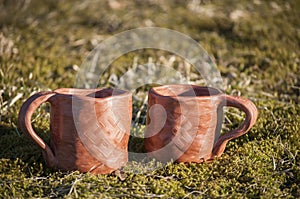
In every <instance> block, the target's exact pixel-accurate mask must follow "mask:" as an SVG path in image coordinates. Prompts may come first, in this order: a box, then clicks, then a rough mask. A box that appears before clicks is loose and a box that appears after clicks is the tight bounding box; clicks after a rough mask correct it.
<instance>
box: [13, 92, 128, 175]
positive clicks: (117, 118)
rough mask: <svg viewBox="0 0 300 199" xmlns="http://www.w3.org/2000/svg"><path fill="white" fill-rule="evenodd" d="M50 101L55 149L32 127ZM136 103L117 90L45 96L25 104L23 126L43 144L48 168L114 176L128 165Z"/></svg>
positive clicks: (20, 119)
mask: <svg viewBox="0 0 300 199" xmlns="http://www.w3.org/2000/svg"><path fill="white" fill-rule="evenodd" d="M44 102H49V103H50V105H51V112H50V146H49V145H48V144H47V143H45V142H44V141H43V140H42V139H41V138H40V137H39V136H38V135H37V134H36V133H35V132H34V130H33V128H32V126H31V116H32V114H33V112H34V111H35V110H36V108H37V107H38V106H39V105H41V104H42V103H44ZM131 103H132V97H131V93H129V92H126V91H123V90H119V89H111V88H103V89H74V88H61V89H57V90H54V91H52V92H40V93H37V94H35V95H33V96H31V97H30V98H29V99H28V100H27V101H26V102H24V104H23V106H22V108H21V110H20V113H19V125H20V128H21V130H22V131H23V132H24V133H25V134H27V135H28V136H29V137H30V138H31V139H32V140H33V141H34V142H36V143H37V145H38V146H40V148H41V149H42V152H43V156H44V158H45V160H46V162H47V164H48V166H50V167H53V168H55V169H59V170H66V171H69V170H79V171H81V172H91V173H95V174H102V173H111V172H112V171H114V170H116V169H118V168H120V167H122V166H124V165H125V164H126V163H127V161H128V152H127V148H128V139H129V135H130V126H131V114H132V106H131Z"/></svg>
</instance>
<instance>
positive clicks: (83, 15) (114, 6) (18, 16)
mask: <svg viewBox="0 0 300 199" xmlns="http://www.w3.org/2000/svg"><path fill="white" fill-rule="evenodd" d="M299 10H300V2H299V1H296V0H295V1H293V0H289V1H279V0H278V1H263V0H251V1H246V0H244V1H242V0H241V1H237V0H234V1H229V0H225V1H213V0H198V1H197V0H190V1H179V0H173V1H172V0H166V1H158V0H145V1H140V0H138V1H121V0H111V1H100V0H95V1H91V0H88V1H71V0H64V1H54V0H47V1H38V0H21V1H17V0H12V1H8V0H0V93H1V96H0V110H1V116H0V195H1V196H2V197H4V198H30V197H34V198H36V197H39V198H40V197H46V198H48V197H55V198H56V197H62V198H77V197H78V198H85V197H99V198H109V197H112V198H115V197H122V198H132V197H137V198H140V197H149V198H152V197H159V198H220V197H225V198H245V197H246V198H260V197H262V198H279V197H285V198H299V197H300V188H299V184H300V154H299V151H300V104H299V99H300V72H299V71H300V48H299V47H300V29H299V27H300V13H299ZM146 26H155V27H163V28H169V29H173V30H176V31H179V32H182V33H184V34H186V35H189V36H190V37H191V38H193V39H194V40H195V41H197V42H198V43H199V44H201V45H202V46H203V47H204V48H205V49H206V50H207V52H208V54H209V55H210V56H211V57H212V58H213V59H214V61H215V63H216V64H217V67H218V69H219V70H220V72H221V75H222V78H223V81H224V92H226V93H227V94H231V95H241V96H244V97H247V98H249V99H250V100H252V101H253V102H254V103H255V104H256V106H257V108H258V110H259V117H258V120H257V123H256V124H255V126H254V127H253V128H252V129H251V130H250V132H249V133H247V134H246V135H245V136H242V137H240V138H237V139H236V140H233V141H231V142H229V144H228V145H227V148H226V150H225V152H224V154H223V155H222V156H221V157H220V158H218V159H216V160H215V161H213V162H212V163H209V164H207V163H204V164H194V163H191V164H187V165H185V164H176V163H170V164H168V165H167V166H166V167H164V168H162V169H159V170H155V171H149V172H146V173H141V174H135V173H130V172H129V173H125V174H124V175H119V174H118V173H117V174H109V175H98V176H94V175H91V174H81V173H79V172H77V171H70V172H61V171H54V170H52V169H49V168H48V167H47V166H46V164H45V162H44V160H43V158H42V155H41V151H40V149H39V148H38V147H37V146H36V145H34V144H33V143H32V142H31V141H30V140H29V139H28V138H27V137H24V135H23V134H22V132H20V130H19V129H18V125H17V118H18V111H19V109H20V107H21V105H22V103H23V102H24V101H25V100H26V99H27V98H28V97H29V96H30V95H32V94H33V93H35V92H37V91H41V90H52V89H56V88H60V87H73V86H74V82H75V77H76V74H77V71H78V68H79V67H80V65H81V63H82V62H83V61H84V59H85V58H86V56H87V55H88V53H89V52H90V51H91V50H92V49H93V48H94V47H95V46H96V45H97V44H98V43H99V42H101V41H102V40H104V39H106V38H108V37H110V36H112V35H114V34H116V33H120V32H122V31H124V30H129V29H132V28H138V27H146ZM149 62H151V63H152V62H153V63H159V64H169V65H170V66H171V67H174V68H175V69H177V70H178V71H179V72H181V73H182V74H183V75H184V76H185V77H187V78H190V82H191V83H198V82H197V81H198V80H199V75H197V72H196V71H195V70H194V69H193V68H192V69H188V67H187V65H186V64H185V62H184V60H183V59H182V58H180V57H177V56H175V58H174V55H172V54H171V53H167V52H163V51H158V50H145V51H137V52H132V53H129V54H126V55H124V56H122V57H120V58H119V59H118V60H116V61H115V62H114V63H112V65H111V69H110V70H109V71H107V72H106V73H105V74H104V75H103V76H102V79H101V80H100V82H99V86H104V85H105V86H107V85H109V84H110V85H113V82H112V81H110V80H112V78H110V77H118V76H119V75H120V74H121V73H122V72H124V70H126V69H128V68H130V67H132V66H133V65H134V64H135V63H149ZM147 89H148V87H143V88H141V89H140V90H139V95H140V96H142V97H143V96H144V95H145V93H146V92H147ZM142 104H143V100H140V98H137V99H135V100H134V105H133V107H134V112H133V121H134V122H135V123H136V124H139V125H143V122H144V120H143V117H144V116H145V107H142ZM141 107H142V108H141ZM140 109H141V114H140V115H139V114H138V112H139V110H140ZM48 112H49V105H45V106H42V107H41V108H40V109H39V110H38V111H36V113H35V115H34V117H33V121H32V122H33V125H34V127H35V130H36V131H37V132H38V134H39V135H40V136H41V137H43V138H44V139H46V140H47V139H48V138H49V113H48ZM242 121H243V114H242V113H241V112H240V111H238V110H236V109H226V117H225V121H224V122H225V124H224V126H223V129H222V132H227V131H228V130H229V129H233V128H236V127H237V126H238V124H240V123H241V122H242ZM132 133H133V134H141V133H142V131H141V132H136V131H134V130H133V132H132ZM129 148H130V150H135V151H139V150H142V142H141V139H134V138H132V139H131V140H130V146H129Z"/></svg>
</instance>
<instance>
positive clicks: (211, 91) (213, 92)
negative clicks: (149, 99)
mask: <svg viewBox="0 0 300 199" xmlns="http://www.w3.org/2000/svg"><path fill="white" fill-rule="evenodd" d="M168 87H169V88H170V87H173V88H175V87H181V88H192V89H195V88H196V89H206V90H208V92H209V95H196V93H195V92H194V95H163V94H162V93H160V92H159V91H158V90H159V89H165V88H168ZM149 93H151V94H153V95H155V96H156V97H162V98H180V99H191V98H199V99H210V98H212V97H219V96H221V95H222V94H223V92H222V91H221V90H219V89H217V88H213V87H210V86H198V85H194V84H165V85H161V86H155V87H152V88H151V89H150V90H149Z"/></svg>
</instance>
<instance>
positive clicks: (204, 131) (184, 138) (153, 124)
mask: <svg viewBox="0 0 300 199" xmlns="http://www.w3.org/2000/svg"><path fill="white" fill-rule="evenodd" d="M225 105H226V106H232V107H236V108H239V109H241V110H242V111H244V112H245V113H246V118H245V121H244V122H243V124H242V125H241V126H240V127H238V128H237V129H235V130H233V131H231V132H229V133H226V134H225V135H222V136H220V131H221V126H222V122H223V107H224V106H225ZM256 118H257V109H256V107H255V106H254V104H253V103H252V102H250V101H249V100H247V99H245V98H241V97H234V96H228V95H225V94H222V93H221V92H220V91H219V90H218V89H215V88H211V87H201V86H195V85H164V86H159V87H154V88H152V89H150V91H149V99H148V114H147V129H146V132H145V142H144V146H145V149H146V151H147V152H148V153H149V156H150V157H154V158H156V159H158V160H160V161H162V162H168V161H170V160H176V161H177V162H197V163H200V162H203V161H209V160H212V159H213V158H214V157H215V156H220V155H221V154H222V153H223V151H224V149H225V146H226V144H227V142H228V141H229V140H231V139H234V138H236V137H239V136H241V135H242V134H245V133H246V132H247V131H248V130H249V129H250V128H251V127H252V125H253V124H254V123H255V120H256Z"/></svg>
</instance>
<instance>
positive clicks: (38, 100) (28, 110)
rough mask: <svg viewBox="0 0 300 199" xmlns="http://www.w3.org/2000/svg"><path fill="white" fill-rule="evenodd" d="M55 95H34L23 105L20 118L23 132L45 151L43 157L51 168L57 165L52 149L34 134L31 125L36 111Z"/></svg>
mask: <svg viewBox="0 0 300 199" xmlns="http://www.w3.org/2000/svg"><path fill="white" fill-rule="evenodd" d="M55 94H56V93H55V92H39V93H36V94H34V95H32V96H31V97H30V98H28V99H27V100H26V101H25V102H24V103H23V105H22V107H21V109H20V112H19V117H18V123H19V127H20V129H21V131H22V132H23V133H24V134H26V135H27V136H29V138H31V139H32V140H33V141H34V142H35V143H36V144H37V145H38V146H39V147H40V148H41V149H42V150H43V156H44V157H45V159H46V162H47V164H48V165H49V166H50V167H55V166H56V165H57V161H56V158H55V157H54V154H53V152H52V150H51V148H50V147H49V146H48V145H47V144H46V143H45V142H44V141H43V140H42V138H40V137H39V136H38V135H37V134H36V133H35V132H34V130H33V128H32V124H31V117H32V114H33V113H34V111H35V110H36V109H37V108H38V107H39V106H40V105H41V104H42V103H44V102H47V101H48V99H49V98H50V97H52V96H53V95H55Z"/></svg>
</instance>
